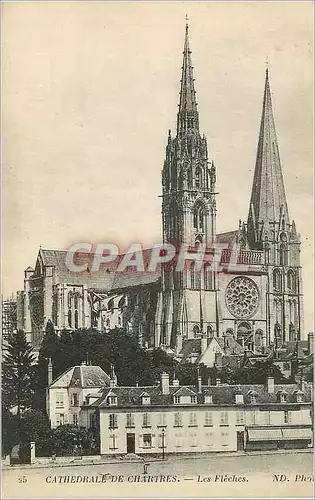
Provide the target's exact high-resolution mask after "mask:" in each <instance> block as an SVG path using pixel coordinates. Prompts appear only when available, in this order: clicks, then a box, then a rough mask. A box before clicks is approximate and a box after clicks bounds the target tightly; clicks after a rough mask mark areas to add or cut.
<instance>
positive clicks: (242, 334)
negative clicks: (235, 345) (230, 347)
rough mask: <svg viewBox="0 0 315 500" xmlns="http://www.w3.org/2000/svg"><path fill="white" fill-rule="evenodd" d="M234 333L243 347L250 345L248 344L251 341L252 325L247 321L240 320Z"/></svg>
mask: <svg viewBox="0 0 315 500" xmlns="http://www.w3.org/2000/svg"><path fill="white" fill-rule="evenodd" d="M236 335H237V341H238V342H239V344H241V345H242V346H244V347H245V346H246V347H248V348H250V347H251V345H250V344H251V342H252V327H251V325H250V324H249V323H247V322H246V321H242V322H241V323H239V325H238V327H237V334H236Z"/></svg>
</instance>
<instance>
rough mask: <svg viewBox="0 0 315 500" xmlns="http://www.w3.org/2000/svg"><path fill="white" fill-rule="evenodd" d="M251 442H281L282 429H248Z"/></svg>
mask: <svg viewBox="0 0 315 500" xmlns="http://www.w3.org/2000/svg"><path fill="white" fill-rule="evenodd" d="M247 432H248V439H249V441H280V440H282V433H281V429H248V430H247Z"/></svg>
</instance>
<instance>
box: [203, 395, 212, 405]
mask: <svg viewBox="0 0 315 500" xmlns="http://www.w3.org/2000/svg"><path fill="white" fill-rule="evenodd" d="M205 403H206V404H210V405H212V403H213V400H212V394H206V395H205Z"/></svg>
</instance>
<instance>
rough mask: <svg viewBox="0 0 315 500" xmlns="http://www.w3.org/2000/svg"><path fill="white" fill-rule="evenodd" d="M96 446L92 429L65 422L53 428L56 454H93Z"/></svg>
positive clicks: (53, 445)
mask: <svg viewBox="0 0 315 500" xmlns="http://www.w3.org/2000/svg"><path fill="white" fill-rule="evenodd" d="M96 446H97V443H96V438H95V434H94V432H93V430H92V429H85V428H84V427H77V426H76V425H72V424H65V425H59V427H57V428H56V429H53V430H52V451H53V453H55V454H56V455H74V454H91V453H95V447H96Z"/></svg>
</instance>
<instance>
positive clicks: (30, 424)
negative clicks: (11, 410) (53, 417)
mask: <svg viewBox="0 0 315 500" xmlns="http://www.w3.org/2000/svg"><path fill="white" fill-rule="evenodd" d="M18 434H19V442H20V443H26V444H29V443H30V442H32V441H34V442H35V443H36V455H37V456H46V455H49V454H50V452H51V449H50V448H51V429H50V424H49V420H48V417H47V415H46V414H44V413H43V412H41V411H39V410H34V409H30V410H27V411H25V412H23V413H22V414H21V417H20V420H19V425H18Z"/></svg>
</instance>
